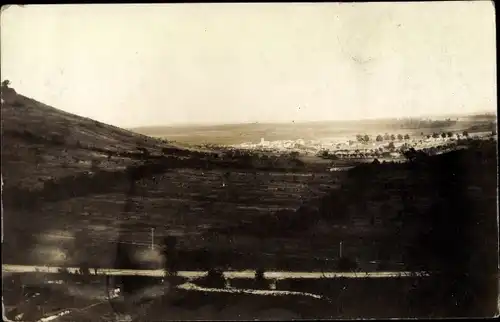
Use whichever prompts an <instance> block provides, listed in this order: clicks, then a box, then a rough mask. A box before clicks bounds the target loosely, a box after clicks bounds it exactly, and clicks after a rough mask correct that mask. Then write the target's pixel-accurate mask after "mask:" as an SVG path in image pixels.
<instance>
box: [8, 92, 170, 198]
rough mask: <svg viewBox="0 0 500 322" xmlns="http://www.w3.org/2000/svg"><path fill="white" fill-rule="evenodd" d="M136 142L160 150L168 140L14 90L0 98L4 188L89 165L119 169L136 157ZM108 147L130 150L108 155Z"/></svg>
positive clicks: (26, 184)
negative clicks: (7, 97) (8, 97)
mask: <svg viewBox="0 0 500 322" xmlns="http://www.w3.org/2000/svg"><path fill="white" fill-rule="evenodd" d="M138 147H141V148H146V149H148V150H150V152H152V153H161V149H162V148H163V147H172V145H171V144H167V143H165V142H164V141H162V140H158V139H154V138H150V137H147V136H144V135H141V134H137V133H134V132H130V131H127V130H123V129H120V128H117V127H114V126H111V125H107V124H104V123H101V122H98V121H94V120H91V119H88V118H84V117H80V116H77V115H74V114H70V113H66V112H64V111H61V110H58V109H56V108H53V107H50V106H47V105H45V104H42V103H40V102H37V101H35V100H33V99H31V98H28V97H25V96H23V95H19V94H15V98H14V99H11V100H8V101H5V102H4V103H3V104H2V165H3V169H4V171H2V175H3V180H4V185H5V186H4V187H5V188H6V189H8V188H9V187H22V188H28V189H36V188H40V187H42V186H43V182H44V181H47V180H50V179H54V178H60V177H64V176H67V175H72V174H75V173H80V172H84V171H90V170H91V169H92V168H94V169H102V168H113V169H124V168H125V167H126V166H128V165H132V164H134V163H135V162H136V159H138V155H140V151H139V150H138ZM108 152H109V153H114V154H116V153H120V152H122V153H124V152H132V153H131V154H130V155H128V156H127V157H119V158H113V157H112V158H108V156H109V153H108ZM133 153H135V155H134V154H133ZM92 163H94V167H92Z"/></svg>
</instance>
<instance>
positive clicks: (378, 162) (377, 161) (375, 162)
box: [372, 159, 380, 164]
mask: <svg viewBox="0 0 500 322" xmlns="http://www.w3.org/2000/svg"><path fill="white" fill-rule="evenodd" d="M372 164H380V161H379V160H378V159H374V160H373V162H372Z"/></svg>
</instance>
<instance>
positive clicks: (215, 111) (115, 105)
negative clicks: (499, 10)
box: [1, 1, 497, 127]
mask: <svg viewBox="0 0 500 322" xmlns="http://www.w3.org/2000/svg"><path fill="white" fill-rule="evenodd" d="M495 48H496V44H495V18H494V6H493V3H492V2H489V1H475V2H435V3H415V2H413V3H354V4H353V3H345V4H334V3H316V4H312V3H309V4H304V3H303V4H283V3H274V4H242V3H235V4H159V5H151V4H148V5H132V4H114V5H88V4H87V5H41V6H35V5H27V6H24V7H23V8H21V7H16V6H13V7H9V8H7V9H4V10H3V12H2V16H1V67H2V68H1V73H2V75H1V77H2V79H9V80H11V82H12V87H13V88H15V89H16V90H17V91H18V92H19V93H22V94H24V95H27V96H29V97H32V98H34V99H37V100H39V101H42V102H44V103H46V104H49V105H52V106H54V107H57V108H60V109H63V110H65V111H68V112H72V113H75V114H78V115H82V116H87V117H91V118H94V119H97V120H99V121H102V122H106V123H111V124H114V125H118V126H123V127H132V126H145V125H168V124H175V123H239V122H256V121H258V122H280V121H283V122H291V121H292V120H294V121H296V122H297V121H304V120H343V119H359V118H375V117H381V118H383V117H405V116H418V115H432V114H448V113H466V112H474V111H484V110H491V111H496V105H497V98H496V52H495Z"/></svg>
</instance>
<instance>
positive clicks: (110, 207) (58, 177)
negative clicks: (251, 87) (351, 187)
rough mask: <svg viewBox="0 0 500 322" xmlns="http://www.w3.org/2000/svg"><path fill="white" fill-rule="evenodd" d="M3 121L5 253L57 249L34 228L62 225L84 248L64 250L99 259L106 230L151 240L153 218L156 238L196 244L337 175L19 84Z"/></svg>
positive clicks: (295, 202)
mask: <svg viewBox="0 0 500 322" xmlns="http://www.w3.org/2000/svg"><path fill="white" fill-rule="evenodd" d="M2 131H3V140H2V149H3V151H2V159H3V160H2V161H3V169H2V170H3V171H2V173H3V179H4V183H5V185H4V191H3V201H4V210H5V217H4V224H5V226H6V227H7V229H5V231H8V233H7V234H6V236H5V244H4V249H5V250H6V252H5V253H4V258H6V259H8V260H9V261H10V262H16V261H23V262H27V263H30V262H32V263H34V262H38V263H40V261H42V262H46V263H48V262H47V261H49V262H50V261H51V260H52V259H54V257H56V258H60V255H61V253H62V251H61V250H60V249H59V250H54V249H53V248H51V247H52V246H50V247H49V246H47V245H45V244H44V243H45V241H46V239H47V238H48V237H40V236H39V235H40V234H41V235H44V236H46V235H52V236H53V235H58V234H59V235H60V234H61V232H64V233H65V234H67V235H69V239H68V238H66V239H64V242H63V241H61V240H59V241H58V242H56V243H58V247H59V246H61V247H62V248H65V251H67V252H70V253H71V252H72V251H73V250H74V248H75V246H74V243H73V241H74V240H75V235H77V234H78V233H79V236H86V237H87V238H88V240H87V241H83V242H84V243H85V245H86V247H85V251H86V252H84V253H82V252H80V253H79V254H76V253H75V252H74V256H73V257H72V258H66V259H65V260H68V261H70V260H76V259H75V258H78V260H77V261H78V262H79V261H80V260H83V259H85V260H89V261H91V262H92V260H96V259H97V258H100V259H99V262H97V263H98V264H102V265H104V264H105V263H102V261H103V260H104V261H105V260H106V259H110V258H112V257H113V256H114V255H113V253H110V254H109V255H110V256H102V254H103V252H105V250H106V249H107V250H110V251H112V247H111V245H112V242H110V243H107V244H106V242H105V241H106V240H116V239H118V238H125V239H127V240H129V241H133V242H136V243H141V242H149V238H150V237H149V232H150V228H151V227H155V228H156V233H157V237H158V238H160V237H161V236H162V235H164V234H171V233H176V234H180V235H182V236H183V238H184V239H185V240H184V244H185V245H186V247H188V248H192V247H197V246H196V245H198V246H200V243H203V238H201V237H194V239H193V238H191V237H190V236H193V235H194V236H199V235H200V234H202V233H203V232H204V231H205V230H208V229H210V228H213V227H228V226H231V225H233V224H235V223H237V222H246V221H249V220H251V218H253V217H255V216H258V215H271V214H273V213H274V212H275V211H276V210H278V209H290V210H292V211H293V210H295V209H296V208H298V207H299V206H300V205H301V203H302V202H303V201H306V200H308V199H310V198H312V197H315V196H316V197H317V196H321V195H324V194H325V193H326V192H327V191H329V190H331V189H333V188H334V187H335V184H336V182H337V177H338V175H337V174H335V175H334V174H331V173H328V172H323V173H320V174H318V175H313V174H311V173H309V172H308V169H307V167H304V164H303V163H302V162H300V161H297V160H293V159H290V158H289V157H288V156H267V157H266V158H260V157H259V156H252V155H250V154H248V153H247V154H245V153H232V154H230V155H222V156H221V155H219V154H218V153H214V152H211V151H199V150H188V149H184V148H183V147H180V146H177V145H174V144H170V143H166V142H164V141H161V140H158V139H152V138H149V137H145V136H142V135H140V134H136V133H132V132H129V131H126V130H122V129H119V128H116V127H113V126H110V125H106V124H102V123H99V122H96V121H93V120H91V119H87V118H83V117H79V116H75V115H72V114H69V113H65V112H63V111H60V110H58V109H55V108H52V107H49V106H47V105H44V104H42V103H39V102H36V101H35V100H33V99H30V98H27V97H25V96H22V95H18V94H14V96H13V97H11V99H9V100H6V101H5V102H4V103H3V104H2ZM141 149H142V150H141ZM146 150H147V153H146V152H145V151H146ZM325 168H326V167H325ZM125 232H126V234H127V236H126V237H123V236H121V237H118V235H119V234H122V233H125ZM59 237H61V236H59ZM63 237H68V236H62V237H61V238H63ZM44 238H45V239H44ZM52 238H54V237H52ZM56 239H57V237H56ZM68 241H69V244H68ZM79 242H80V241H79ZM221 243H223V242H222V241H221V242H214V243H213V245H215V246H217V245H219V244H221ZM241 243H243V244H247V241H246V240H245V239H244V238H243V239H242V240H241V241H240V244H241ZM108 246H109V247H108ZM20 248H22V249H25V250H26V252H27V253H26V254H28V256H25V255H26V254H21V253H19V252H18V249H20ZM40 249H43V250H44V252H42V255H39V254H38V255H37V252H38V251H39V250H40ZM49 249H52V250H49ZM47 252H48V253H47ZM31 254H33V256H31ZM47 254H49V255H50V256H49V255H47ZM52 255H53V256H52ZM58 260H59V259H58ZM56 262H57V260H56ZM108 264H109V263H108Z"/></svg>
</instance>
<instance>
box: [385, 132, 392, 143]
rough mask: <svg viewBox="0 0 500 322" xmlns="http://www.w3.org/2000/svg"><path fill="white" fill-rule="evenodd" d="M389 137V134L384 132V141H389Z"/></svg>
mask: <svg viewBox="0 0 500 322" xmlns="http://www.w3.org/2000/svg"><path fill="white" fill-rule="evenodd" d="M390 139H391V136H390V135H389V134H388V133H386V134H384V141H389V140H390Z"/></svg>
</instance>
